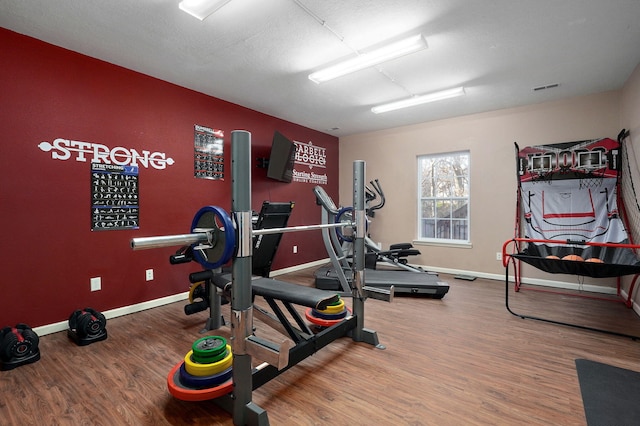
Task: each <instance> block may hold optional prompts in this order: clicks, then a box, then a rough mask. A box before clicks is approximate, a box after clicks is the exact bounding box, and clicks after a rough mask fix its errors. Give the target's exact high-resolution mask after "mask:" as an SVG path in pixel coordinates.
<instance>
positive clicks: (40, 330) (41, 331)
mask: <svg viewBox="0 0 640 426" xmlns="http://www.w3.org/2000/svg"><path fill="white" fill-rule="evenodd" d="M327 262H329V259H328V258H327V259H320V260H316V261H313V262H309V263H304V264H302V265H296V266H291V267H289V268H283V269H278V270H276V271H271V274H270V275H271V276H272V277H276V276H278V275H284V274H288V273H290V272H296V271H300V270H303V269H307V268H312V267H314V266H322V265H324V264H326V263H327ZM415 266H417V265H415ZM420 266H421V267H422V268H423V269H424V270H426V271H433V272H438V273H443V274H451V275H471V276H474V277H478V278H485V279H489V280H496V281H502V282H504V275H500V274H489V273H486V272H476V271H467V270H464V269H451V268H440V267H437V266H428V265H420ZM365 277H366V276H365ZM365 279H366V278H365ZM513 280H514V277H513V276H509V281H511V282H513ZM522 282H523V283H524V284H533V285H540V286H546V287H553V288H562V289H567V290H582V291H589V292H593V293H601V294H616V289H615V288H612V287H603V286H597V285H580V284H576V283H568V282H564V281H554V280H544V279H538V278H522ZM622 296H623V297H624V298H625V299H626V298H627V293H626V292H625V291H624V290H623V291H622ZM188 297H189V292H184V293H178V294H174V295H171V296H166V297H161V298H159V299H154V300H149V301H147V302H142V303H137V304H135V305H129V306H123V307H121V308H115V309H111V310H108V311H105V312H102V314H103V315H104V316H105V318H107V319H109V318H116V317H119V316H122V315H129V314H133V313H136V312H140V311H144V310H147V309H151V308H157V307H158V306H163V305H168V304H170V303H174V302H179V301H181V300H186V299H188ZM633 310H634V312H635V313H636V314H638V315H639V316H640V305H639V304H638V303H636V302H635V301H634V302H633ZM68 328H69V323H68V321H60V322H57V323H53V324H47V325H43V326H40V327H35V328H34V329H33V330H34V331H35V332H36V333H37V334H38V336H44V335H46V334H51V333H57V332H60V331H65V330H67V329H68Z"/></svg>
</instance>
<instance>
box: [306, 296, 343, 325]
mask: <svg viewBox="0 0 640 426" xmlns="http://www.w3.org/2000/svg"><path fill="white" fill-rule="evenodd" d="M350 312H351V311H350V310H349V308H347V307H346V306H345V304H344V300H343V299H342V298H341V297H339V296H338V301H337V302H334V303H333V304H331V305H327V307H326V308H325V309H314V308H308V309H307V310H306V311H305V316H306V317H307V320H309V322H311V323H312V324H314V325H317V326H319V327H331V326H332V325H334V324H337V323H339V322H340V321H342V320H343V319H345V318H346V317H347V315H348V314H349V313H350Z"/></svg>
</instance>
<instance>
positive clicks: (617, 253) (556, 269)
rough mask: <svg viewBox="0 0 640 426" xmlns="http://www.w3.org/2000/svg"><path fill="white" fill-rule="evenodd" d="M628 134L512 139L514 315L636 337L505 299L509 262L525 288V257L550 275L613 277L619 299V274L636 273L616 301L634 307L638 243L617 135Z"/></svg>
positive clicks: (509, 251)
mask: <svg viewBox="0 0 640 426" xmlns="http://www.w3.org/2000/svg"><path fill="white" fill-rule="evenodd" d="M627 136H628V132H626V131H624V130H623V131H622V132H621V133H620V135H618V140H617V141H615V140H613V139H609V138H604V139H596V140H587V141H578V142H567V143H560V144H552V145H541V146H531V147H526V148H523V149H520V148H519V147H518V145H517V144H515V148H516V161H517V175H518V194H517V195H518V196H517V204H516V226H515V233H514V238H512V239H510V240H507V241H506V242H505V243H504V244H503V247H502V254H503V265H504V266H505V286H506V293H505V303H506V307H507V310H508V311H509V312H510V313H512V314H513V315H516V316H519V317H521V318H529V319H537V320H542V321H547V322H552V323H556V324H562V325H569V326H573V327H578V328H583V329H589V330H593V331H601V332H606V333H610V334H618V335H623V336H626V337H634V338H635V336H628V335H625V334H622V333H616V332H611V331H606V330H601V329H596V328H592V327H586V326H581V325H578V324H572V323H566V322H562V321H555V320H550V319H545V318H539V317H535V316H529V315H523V314H519V313H516V312H514V311H513V310H512V309H511V308H510V306H509V267H510V265H512V266H513V268H514V288H515V291H516V292H517V291H520V290H521V289H523V288H524V287H523V286H522V279H521V278H522V277H521V267H522V264H521V262H525V263H527V264H530V265H531V266H533V267H535V268H537V269H540V270H542V271H545V272H548V273H551V274H559V273H562V274H572V275H578V276H583V277H592V278H613V277H615V278H617V288H616V294H617V296H618V297H619V298H620V299H622V298H623V295H622V289H621V277H622V276H625V275H635V276H634V278H633V279H632V281H631V285H630V288H629V291H628V294H627V296H626V298H624V300H621V301H623V302H624V303H625V304H626V306H627V307H632V303H633V302H632V295H633V292H634V289H635V286H636V281H637V278H638V276H639V275H638V274H640V260H638V258H637V256H636V252H637V250H638V249H639V248H640V245H636V244H634V242H633V241H632V238H631V235H630V234H629V233H628V232H627V229H628V224H627V223H626V218H627V214H626V211H625V207H624V203H623V200H622V198H621V191H620V174H621V170H622V149H623V143H622V142H623V140H624V139H625V138H626V137H627ZM580 296H582V297H589V298H596V299H600V298H601V297H598V296H595V295H593V296H590V295H580ZM602 299H603V300H610V299H606V298H602Z"/></svg>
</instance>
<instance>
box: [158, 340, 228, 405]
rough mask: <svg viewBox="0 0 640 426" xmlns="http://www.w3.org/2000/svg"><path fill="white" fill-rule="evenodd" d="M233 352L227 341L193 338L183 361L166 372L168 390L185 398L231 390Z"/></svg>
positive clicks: (203, 397)
mask: <svg viewBox="0 0 640 426" xmlns="http://www.w3.org/2000/svg"><path fill="white" fill-rule="evenodd" d="M232 365H233V354H232V353H231V346H230V345H229V344H227V340H226V339H225V338H224V337H220V336H207V337H203V338H201V339H198V340H196V341H195V342H194V343H193V345H192V346H191V350H190V351H189V352H187V354H186V355H185V357H184V360H183V361H182V362H180V363H179V364H176V366H175V367H173V369H172V370H171V371H170V372H169V376H168V377H167V386H168V388H169V392H170V393H171V394H172V395H173V396H175V397H176V398H178V399H181V400H184V401H204V400H207V399H214V398H218V397H220V396H222V395H225V394H227V393H229V392H231V388H232V385H233V383H232V375H233V371H232Z"/></svg>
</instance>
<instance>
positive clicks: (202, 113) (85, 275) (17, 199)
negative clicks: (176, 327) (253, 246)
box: [0, 29, 338, 327]
mask: <svg viewBox="0 0 640 426" xmlns="http://www.w3.org/2000/svg"><path fill="white" fill-rule="evenodd" d="M0 46H2V48H1V49H0V63H2V64H3V65H2V67H0V81H1V83H0V85H1V86H2V87H1V90H0V93H1V95H0V96H1V98H0V99H1V101H0V105H1V113H0V128H1V129H2V142H1V146H2V151H1V154H0V176H1V178H0V199H1V207H0V223H1V224H2V228H3V231H2V237H1V241H2V263H1V264H2V269H1V274H2V279H1V282H2V285H1V287H0V327H3V326H6V325H15V324H16V323H18V322H24V323H27V324H28V325H30V326H32V327H36V326H40V325H45V324H50V323H55V322H58V321H65V320H67V319H68V317H69V315H70V314H71V312H73V311H74V310H76V309H80V308H84V307H87V306H89V307H92V308H94V309H97V310H99V311H105V310H109V309H113V308H117V307H122V306H127V305H131V304H136V303H140V302H144V301H148V300H153V299H157V298H160V297H164V296H168V295H172V294H177V293H180V292H184V291H186V290H187V289H188V287H189V282H188V278H187V276H188V274H189V273H190V272H194V271H198V270H200V267H199V265H197V264H196V263H190V264H186V265H176V266H172V265H169V262H168V256H169V255H170V254H172V253H173V252H174V251H175V249H173V248H168V249H156V250H147V251H136V252H134V251H132V250H131V249H130V248H129V241H130V239H131V238H133V237H140V236H153V235H167V234H178V233H186V232H189V227H190V225H191V220H192V218H193V215H194V214H195V212H196V211H197V210H198V209H199V208H200V207H202V206H203V205H218V206H220V207H223V208H224V209H226V210H227V211H229V209H230V207H231V196H230V192H231V161H230V152H231V147H230V138H231V131H232V130H236V129H239V130H247V131H249V132H251V134H252V157H253V160H252V161H253V164H252V167H253V169H252V183H253V191H252V200H253V202H252V204H253V206H252V207H253V208H254V210H259V208H260V205H261V204H262V201H263V200H271V201H295V203H296V205H295V208H294V211H293V214H292V216H291V219H290V224H291V225H300V224H315V223H319V221H320V208H319V207H318V206H316V204H315V199H314V196H313V192H312V188H313V186H314V185H313V184H310V183H300V182H293V183H290V184H286V183H280V182H277V181H274V180H271V179H268V178H267V177H266V169H261V168H258V167H257V160H256V159H257V158H258V157H268V155H269V151H270V146H271V139H272V136H273V132H274V131H275V130H278V131H280V132H281V133H283V134H284V135H286V136H287V137H288V138H290V139H295V140H298V141H304V142H309V141H312V142H313V143H314V144H315V145H319V146H322V147H325V148H326V149H327V160H328V161H327V168H326V173H327V175H328V182H329V183H328V185H327V187H326V189H327V191H328V192H329V194H330V195H331V196H333V197H335V198H336V199H337V196H338V139H337V138H335V137H333V136H330V135H327V134H324V133H321V132H318V131H314V130H311V129H308V128H305V127H302V126H299V125H296V124H293V123H290V122H287V121H283V120H280V119H277V118H274V117H271V116H268V115H265V114H261V113H258V112H256V111H253V110H249V109H247V108H243V107H241V106H238V105H234V104H231V103H228V102H224V101H222V100H219V99H216V98H212V97H210V96H206V95H203V94H201V93H197V92H194V91H191V90H188V89H185V88H182V87H179V86H176V85H173V84H170V83H167V82H164V81H161V80H158V79H155V78H152V77H149V76H146V75H143V74H140V73H136V72H134V71H131V70H128V69H124V68H121V67H118V66H115V65H113V64H109V63H106V62H103V61H99V60H96V59H93V58H90V57H87V56H84V55H80V54H77V53H75V52H71V51H68V50H65V49H62V48H58V47H55V46H52V45H50V44H47V43H44V42H42V41H39V40H36V39H33V38H30V37H26V36H23V35H19V34H16V33H14V32H11V31H8V30H5V29H0ZM294 107H295V108H300V107H304V106H303V105H295V106H292V108H294ZM194 124H199V125H202V126H207V127H210V128H214V129H220V130H223V131H224V132H225V136H224V150H225V152H224V157H225V180H224V181H212V180H205V179H196V178H194V175H193V133H194ZM57 138H64V139H70V140H77V141H85V142H90V143H99V144H103V145H106V146H108V147H110V148H113V147H116V146H121V147H126V148H133V149H135V150H137V151H138V152H142V151H143V150H149V151H152V152H153V151H157V152H164V153H166V155H167V156H168V157H171V158H172V159H173V160H174V161H175V164H173V165H172V166H169V167H167V168H166V169H165V170H156V169H154V168H152V167H149V168H144V167H140V170H139V183H140V190H139V193H140V229H138V230H113V231H96V232H93V231H91V216H90V212H91V209H90V207H91V187H90V167H91V165H90V161H85V162H82V161H76V160H75V159H73V158H72V159H69V160H66V161H61V160H55V159H52V157H51V152H44V151H42V150H41V149H40V148H38V145H39V144H40V143H41V142H43V141H45V142H49V143H52V142H53V141H54V140H55V139H57ZM323 172H324V171H323ZM293 245H297V246H298V254H293V253H292V246H293ZM326 257H327V254H326V252H325V251H324V248H323V245H322V239H321V236H320V233H319V232H317V233H316V232H305V233H294V234H285V235H284V236H283V241H282V243H281V246H280V251H279V253H278V254H277V255H276V259H275V264H274V268H273V269H281V268H285V267H290V266H294V265H298V264H302V263H306V262H311V261H314V260H318V259H322V258H326ZM149 268H153V269H154V272H155V280H154V281H151V282H146V281H145V270H146V269H149ZM91 277H102V290H101V291H96V292H91V291H90V278H91Z"/></svg>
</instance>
